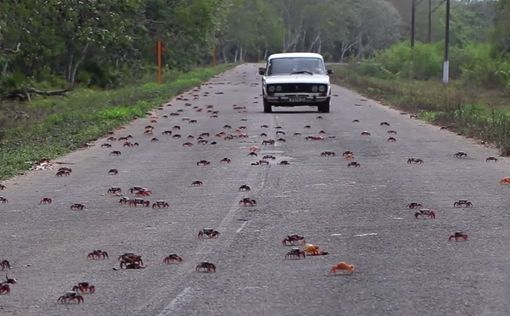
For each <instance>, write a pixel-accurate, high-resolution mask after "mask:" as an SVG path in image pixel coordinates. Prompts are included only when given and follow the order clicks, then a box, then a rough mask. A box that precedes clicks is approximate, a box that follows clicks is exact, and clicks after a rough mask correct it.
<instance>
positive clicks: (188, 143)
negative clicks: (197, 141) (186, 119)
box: [182, 142, 193, 147]
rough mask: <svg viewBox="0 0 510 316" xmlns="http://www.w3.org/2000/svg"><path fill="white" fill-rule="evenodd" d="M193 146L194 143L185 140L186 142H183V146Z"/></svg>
mask: <svg viewBox="0 0 510 316" xmlns="http://www.w3.org/2000/svg"><path fill="white" fill-rule="evenodd" d="M191 146H193V143H190V142H185V143H184V144H182V147H191Z"/></svg>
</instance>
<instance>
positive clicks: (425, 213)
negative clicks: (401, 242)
mask: <svg viewBox="0 0 510 316" xmlns="http://www.w3.org/2000/svg"><path fill="white" fill-rule="evenodd" d="M420 216H421V217H424V218H429V219H435V218H436V213H435V212H434V211H433V210H430V209H428V208H422V209H420V210H419V211H418V212H415V213H414V217H415V218H416V219H418V217H420Z"/></svg>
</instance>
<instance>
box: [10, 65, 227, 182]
mask: <svg viewBox="0 0 510 316" xmlns="http://www.w3.org/2000/svg"><path fill="white" fill-rule="evenodd" d="M232 66H233V65H219V66H215V67H207V68H198V69H195V70H192V71H190V72H188V73H172V74H170V75H169V77H170V78H172V79H171V80H169V81H168V82H166V83H164V84H157V83H152V82H150V83H144V84H138V85H130V86H126V87H123V88H119V89H115V90H91V89H85V88H79V89H76V90H74V91H73V92H72V93H70V94H69V95H68V96H64V97H48V98H44V97H39V98H36V99H34V100H32V102H25V103H20V102H2V103H0V180H3V179H7V178H9V177H12V176H14V175H16V174H19V173H22V172H23V171H26V170H27V169H29V168H30V167H31V166H32V165H33V164H34V163H35V162H37V161H39V160H41V159H53V158H55V157H58V156H61V155H63V154H66V153H69V152H71V151H73V150H75V149H77V148H80V147H83V146H84V145H85V144H86V143H88V142H90V141H92V140H95V139H97V138H99V137H102V136H104V135H106V134H107V133H108V132H109V131H111V130H114V129H115V128H117V127H119V126H121V125H123V124H126V123H128V122H130V121H131V120H133V119H135V118H137V117H143V116H145V115H146V112H147V111H148V110H150V109H153V108H155V107H158V106H160V105H161V104H162V103H163V102H165V101H167V100H169V99H170V98H171V97H173V96H175V95H176V94H178V93H180V92H182V91H183V90H186V89H188V88H191V87H194V86H197V85H200V84H201V83H202V82H204V81H206V80H208V79H209V78H211V77H213V76H214V75H216V74H219V73H221V72H223V71H225V70H227V69H229V68H231V67H232Z"/></svg>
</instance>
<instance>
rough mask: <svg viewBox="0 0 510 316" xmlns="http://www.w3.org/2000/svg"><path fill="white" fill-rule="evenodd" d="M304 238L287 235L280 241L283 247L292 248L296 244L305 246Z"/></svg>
mask: <svg viewBox="0 0 510 316" xmlns="http://www.w3.org/2000/svg"><path fill="white" fill-rule="evenodd" d="M305 243H306V241H305V237H303V236H299V235H288V236H287V237H285V239H284V240H282V245H284V246H294V245H296V244H305Z"/></svg>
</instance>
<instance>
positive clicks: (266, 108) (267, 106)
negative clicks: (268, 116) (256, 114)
mask: <svg viewBox="0 0 510 316" xmlns="http://www.w3.org/2000/svg"><path fill="white" fill-rule="evenodd" d="M271 112H273V109H272V107H271V104H270V103H269V102H267V100H266V99H264V113H271Z"/></svg>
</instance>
